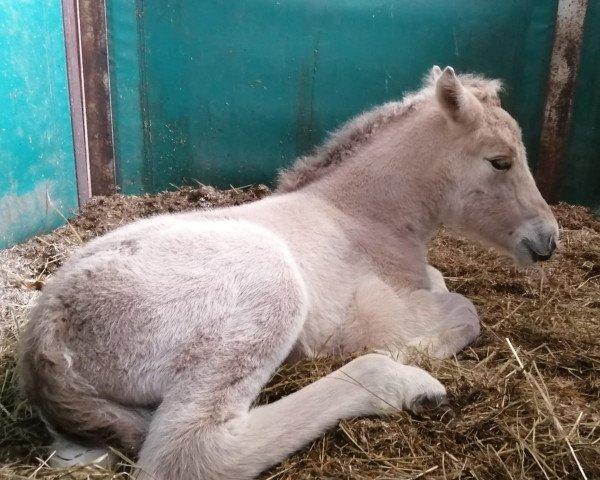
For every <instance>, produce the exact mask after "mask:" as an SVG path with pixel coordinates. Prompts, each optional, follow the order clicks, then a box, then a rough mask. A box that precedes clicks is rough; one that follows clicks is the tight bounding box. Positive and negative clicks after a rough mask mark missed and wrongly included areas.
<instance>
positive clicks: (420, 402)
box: [410, 393, 450, 414]
mask: <svg viewBox="0 0 600 480" xmlns="http://www.w3.org/2000/svg"><path fill="white" fill-rule="evenodd" d="M449 406H450V402H449V401H448V396H447V395H444V394H430V393H422V394H420V395H417V396H416V398H415V399H414V400H413V402H412V405H411V408H410V409H411V411H412V412H413V413H417V414H419V413H426V412H430V411H432V410H436V409H438V408H441V407H449Z"/></svg>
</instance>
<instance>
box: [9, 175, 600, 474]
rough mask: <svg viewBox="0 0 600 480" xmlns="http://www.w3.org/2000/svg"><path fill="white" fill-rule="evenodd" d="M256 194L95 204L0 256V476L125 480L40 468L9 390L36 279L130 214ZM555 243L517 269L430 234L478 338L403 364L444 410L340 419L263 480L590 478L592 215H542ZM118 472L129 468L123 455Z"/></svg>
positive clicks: (599, 395)
mask: <svg viewBox="0 0 600 480" xmlns="http://www.w3.org/2000/svg"><path fill="white" fill-rule="evenodd" d="M268 194H269V190H268V188H266V187H263V186H258V187H250V188H243V189H231V190H227V191H219V190H215V189H213V188H210V187H204V186H201V187H200V188H196V189H193V188H183V189H180V190H178V191H175V192H165V193H162V194H159V195H156V196H141V197H131V196H130V197H125V196H121V195H113V196H111V197H98V198H94V199H93V200H92V201H91V202H90V203H89V204H88V205H87V206H86V207H85V208H84V209H83V211H82V212H80V214H79V215H78V216H77V217H75V218H73V219H72V220H71V221H70V223H69V225H68V226H66V227H63V228H60V229H58V230H56V231H55V232H53V233H51V234H49V235H44V236H40V237H36V238H33V239H32V240H30V241H28V242H26V243H23V244H21V245H17V246H15V247H13V248H11V249H8V250H4V251H0V478H2V479H4V478H7V479H8V478H11V479H19V478H36V479H58V478H61V479H63V478H64V479H68V478H91V479H102V480H108V479H125V478H130V475H129V473H128V469H127V467H121V468H120V470H118V471H116V472H109V471H106V470H102V469H100V468H95V469H94V468H90V467H88V468H77V469H73V470H71V471H56V470H51V469H49V468H47V467H46V466H44V459H45V458H47V455H48V454H47V452H46V451H45V450H44V448H43V446H44V444H47V443H48V441H49V438H48V436H47V433H46V432H45V429H44V427H43V425H42V424H41V422H40V420H39V419H38V418H37V417H36V416H35V414H34V413H32V412H31V409H30V408H29V407H28V405H27V402H26V401H25V400H24V399H23V398H22V397H21V396H20V394H19V392H18V388H17V378H16V373H15V370H14V366H15V358H14V356H15V346H16V341H17V337H18V332H19V330H20V329H21V328H22V327H23V325H24V324H25V322H26V318H27V311H28V308H29V307H30V305H31V303H32V302H34V301H35V298H36V296H37V295H39V289H41V288H43V285H44V281H45V280H46V279H47V278H48V276H49V275H52V273H53V272H54V271H55V270H56V268H57V267H58V266H60V264H61V263H62V262H63V261H64V260H65V258H67V257H68V256H69V254H70V253H71V252H73V250H74V249H76V248H77V247H78V246H79V245H81V243H82V242H85V241H87V240H88V239H90V238H92V237H94V236H96V235H99V234H102V233H104V232H106V231H108V230H110V229H113V228H115V227H117V226H119V225H122V224H124V223H126V222H129V221H131V220H133V219H135V218H139V217H143V216H147V215H151V214H155V213H162V212H175V211H182V210H188V209H193V208H210V207H215V206H224V205H233V204H238V203H242V202H246V201H253V200H256V199H259V198H261V197H263V196H265V195H268ZM554 212H555V214H556V216H557V218H558V221H559V224H560V225H561V238H562V241H561V247H560V249H559V251H558V252H557V254H556V255H555V257H553V259H552V260H551V261H550V262H548V263H546V264H544V265H543V266H542V267H534V268H529V269H526V270H519V269H517V268H516V267H514V266H512V264H511V263H510V261H509V260H507V259H504V258H501V257H499V256H498V255H497V254H495V253H494V252H493V251H490V250H488V249H483V248H481V247H478V246H477V245H474V244H473V243H472V242H469V241H466V240H463V239H460V238H457V237H456V236H450V235H449V234H448V233H446V232H443V231H442V232H440V233H439V234H438V235H437V236H436V238H435V239H434V242H433V244H432V246H431V250H430V259H431V263H432V264H433V265H435V266H436V267H438V268H439V269H440V270H441V271H442V272H443V274H444V276H445V278H446V283H447V284H448V286H449V288H450V290H453V291H456V292H459V293H462V294H464V295H466V296H468V297H469V298H470V299H471V300H472V301H473V302H474V303H475V305H476V306H477V308H478V311H479V314H480V316H481V321H482V335H481V337H480V339H479V340H478V341H477V342H476V343H475V344H474V345H472V346H471V347H469V348H467V349H466V350H464V351H463V352H461V353H460V354H459V355H458V356H457V357H456V358H454V359H450V360H445V361H434V360H430V359H426V358H419V359H415V361H416V362H417V363H418V364H420V365H421V366H423V367H425V368H427V369H428V370H430V371H432V372H433V374H434V375H435V376H436V377H437V378H439V379H440V380H441V381H442V382H443V383H444V384H445V385H446V386H447V388H448V391H449V393H450V397H451V401H452V407H451V409H449V410H445V411H441V412H435V413H432V414H431V415H428V416H423V417H416V416H411V415H410V414H408V413H405V412H398V413H397V414H396V415H394V416H391V417H384V418H360V419H354V420H349V421H343V422H341V423H340V424H339V426H337V427H336V428H334V429H333V430H332V431H330V432H328V433H327V434H326V435H324V436H323V437H322V438H320V439H318V440H316V441H315V442H313V443H312V444H310V445H308V446H307V447H306V448H305V449H303V450H302V451H300V452H298V453H297V454H295V455H293V456H292V457H290V458H289V459H287V460H286V461H284V462H283V463H282V464H281V465H278V466H276V467H274V468H273V469H272V470H270V471H269V472H266V473H265V474H264V475H263V477H262V478H263V480H264V479H281V480H284V479H285V480H291V479H294V480H296V479H381V480H383V479H417V478H424V479H458V478H461V479H504V478H507V479H509V478H510V479H526V478H527V479H529V478H531V479H537V478H539V479H546V478H547V479H551V478H561V479H562V478H587V479H590V480H591V479H598V478H600V219H598V218H595V217H593V216H592V215H591V214H590V213H589V212H587V211H586V210H585V209H583V208H580V207H574V206H569V205H565V204H561V205H558V206H556V207H554ZM346 361H348V359H347V358H346V359H340V358H320V359H317V360H307V361H304V362H301V363H299V364H296V365H290V366H284V367H282V368H281V369H280V370H279V371H278V372H277V373H276V374H275V376H274V378H273V379H272V381H271V382H270V384H269V385H268V386H267V387H265V389H264V390H263V393H262V395H261V398H260V399H259V401H260V402H270V401H274V400H276V399H277V398H279V397H281V396H283V395H286V394H288V393H291V392H293V391H295V390H297V389H298V388H300V387H302V386H304V385H306V384H308V383H310V382H312V381H314V380H315V379H317V378H319V377H321V376H322V375H324V374H326V373H328V372H330V371H332V370H333V369H335V368H338V367H339V366H341V365H342V364H343V363H345V362H346ZM123 463H124V464H127V463H128V460H127V459H123Z"/></svg>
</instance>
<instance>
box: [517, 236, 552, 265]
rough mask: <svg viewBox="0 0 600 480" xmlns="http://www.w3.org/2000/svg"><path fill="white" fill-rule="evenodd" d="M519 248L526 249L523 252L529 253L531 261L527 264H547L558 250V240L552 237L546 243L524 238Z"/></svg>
mask: <svg viewBox="0 0 600 480" xmlns="http://www.w3.org/2000/svg"><path fill="white" fill-rule="evenodd" d="M544 243H545V245H544ZM519 246H523V247H524V248H523V250H525V251H526V252H527V254H528V255H529V257H530V259H531V261H530V262H527V263H537V262H545V261H546V260H549V259H550V258H551V257H552V254H553V253H554V251H555V250H556V240H555V238H554V237H551V238H550V239H548V240H547V241H545V242H544V241H543V242H536V241H533V240H531V239H529V238H524V239H523V240H521V242H520V243H519Z"/></svg>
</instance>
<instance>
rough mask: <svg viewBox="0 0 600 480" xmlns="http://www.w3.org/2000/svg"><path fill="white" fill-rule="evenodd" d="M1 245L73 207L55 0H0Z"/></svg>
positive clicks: (55, 221)
mask: <svg viewBox="0 0 600 480" xmlns="http://www.w3.org/2000/svg"><path fill="white" fill-rule="evenodd" d="M0 71H1V74H0V102H1V105H2V107H1V109H2V113H1V114H0V172H2V173H1V174H0V248H2V247H5V246H8V245H11V244H13V243H16V242H19V241H21V240H24V239H26V238H28V237H31V236H33V235H36V234H38V233H42V232H46V231H48V230H50V229H52V228H54V227H56V226H58V225H60V224H61V223H62V221H63V220H62V218H61V216H60V214H59V213H58V211H60V212H61V213H63V214H64V215H69V214H70V213H71V211H72V209H74V208H76V207H77V188H76V181H75V162H74V158H73V143H72V134H71V118H70V114H69V98H68V93H67V75H66V65H65V46H64V38H63V22H62V11H61V2H60V0H0Z"/></svg>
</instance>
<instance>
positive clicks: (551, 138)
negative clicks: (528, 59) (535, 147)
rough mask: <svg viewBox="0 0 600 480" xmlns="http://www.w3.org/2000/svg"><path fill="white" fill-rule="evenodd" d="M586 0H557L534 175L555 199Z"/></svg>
mask: <svg viewBox="0 0 600 480" xmlns="http://www.w3.org/2000/svg"><path fill="white" fill-rule="evenodd" d="M587 3H588V2H587V0H560V1H559V6H558V14H557V21H556V31H555V37H554V47H553V50H552V60H551V62H550V75H549V80H548V89H547V96H546V107H545V111H544V121H543V124H542V134H541V139H540V152H539V161H538V164H537V168H536V172H535V177H536V181H537V184H538V187H539V189H540V191H541V193H542V195H543V196H544V198H545V199H546V200H547V201H548V202H551V203H556V202H557V201H558V196H559V194H560V186H561V176H562V166H563V163H564V157H565V154H566V148H567V137H568V133H569V124H570V119H571V111H572V107H573V105H572V104H573V95H574V93H575V84H576V82H577V73H578V69H579V56H580V52H581V44H582V39H583V26H584V22H585V14H586V10H587Z"/></svg>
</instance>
